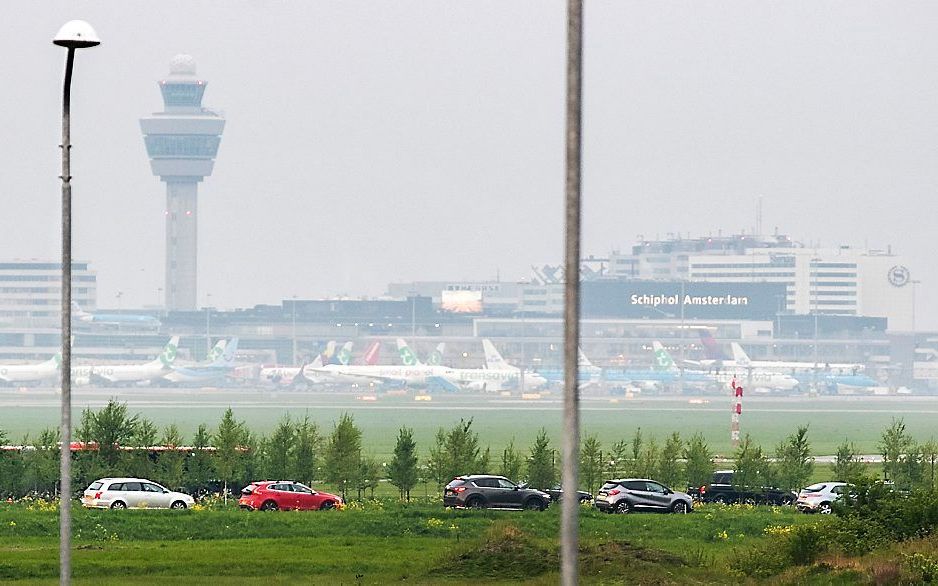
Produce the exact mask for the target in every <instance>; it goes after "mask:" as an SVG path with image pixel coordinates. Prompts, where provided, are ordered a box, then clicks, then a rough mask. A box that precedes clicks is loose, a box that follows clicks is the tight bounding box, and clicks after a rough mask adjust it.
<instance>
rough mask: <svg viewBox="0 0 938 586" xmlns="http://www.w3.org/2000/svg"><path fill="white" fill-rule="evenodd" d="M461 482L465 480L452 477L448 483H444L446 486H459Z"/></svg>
mask: <svg viewBox="0 0 938 586" xmlns="http://www.w3.org/2000/svg"><path fill="white" fill-rule="evenodd" d="M463 482H465V481H464V480H463V479H462V478H454V479H452V480H451V481H450V483H449V484H447V485H446V488H453V487H454V486H460V485H461V484H462V483H463Z"/></svg>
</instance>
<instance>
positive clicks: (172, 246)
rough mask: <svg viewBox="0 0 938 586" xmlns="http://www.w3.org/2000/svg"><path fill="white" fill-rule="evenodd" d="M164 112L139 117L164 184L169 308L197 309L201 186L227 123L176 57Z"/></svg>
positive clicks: (185, 60)
mask: <svg viewBox="0 0 938 586" xmlns="http://www.w3.org/2000/svg"><path fill="white" fill-rule="evenodd" d="M159 85H160V92H161V93H162V94H163V106H164V108H163V111H162V112H155V113H154V114H153V115H151V116H148V117H146V118H141V119H140V129H141V130H142V131H143V141H144V143H145V144H146V147H147V155H149V157H150V167H151V168H152V169H153V174H154V175H158V176H159V177H160V179H161V180H162V181H164V182H165V183H166V212H165V215H166V284H165V287H164V292H165V294H166V299H165V302H166V308H167V309H170V310H173V309H181V310H192V309H196V307H197V297H196V295H197V281H198V271H197V253H198V246H197V237H198V200H197V194H198V185H199V182H200V181H202V179H203V178H205V177H207V176H209V175H211V174H212V168H213V167H214V165H215V155H216V154H217V153H218V145H219V144H220V143H221V134H222V131H223V130H224V128H225V119H224V118H223V117H222V116H221V115H220V114H218V113H217V112H213V111H211V110H208V109H206V108H203V107H202V94H203V93H204V92H205V86H206V82H205V81H204V80H201V79H198V78H197V77H196V75H195V61H194V60H193V59H192V57H190V56H189V55H177V56H176V57H174V58H173V60H172V61H171V62H170V64H169V77H167V78H166V79H163V80H160V82H159Z"/></svg>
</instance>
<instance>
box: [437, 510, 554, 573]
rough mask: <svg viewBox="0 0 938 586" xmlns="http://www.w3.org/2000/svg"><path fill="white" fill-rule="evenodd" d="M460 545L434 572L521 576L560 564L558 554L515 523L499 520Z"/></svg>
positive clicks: (547, 569)
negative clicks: (485, 530) (473, 538)
mask: <svg viewBox="0 0 938 586" xmlns="http://www.w3.org/2000/svg"><path fill="white" fill-rule="evenodd" d="M457 547H458V548H459V549H458V550H457V551H456V552H455V553H454V554H453V555H451V556H449V557H447V558H446V559H444V560H443V561H442V562H441V563H440V564H439V565H438V566H436V567H435V568H433V569H432V570H431V571H430V575H436V576H451V577H457V576H459V577H466V578H505V579H520V578H530V577H534V576H540V575H541V574H544V573H545V572H548V571H550V570H553V569H556V568H557V563H558V558H557V554H556V553H555V552H553V551H551V550H550V549H548V548H546V547H544V546H542V545H540V544H538V543H537V542H536V541H535V540H534V539H533V538H531V537H530V536H529V535H527V534H525V533H524V532H523V531H521V530H520V529H518V528H517V527H515V526H514V525H509V524H503V523H497V524H495V525H493V526H492V528H491V529H489V531H488V532H487V533H486V534H485V536H484V537H483V538H482V539H481V540H478V541H475V542H467V543H466V544H465V545H462V546H457Z"/></svg>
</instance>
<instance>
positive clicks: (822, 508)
mask: <svg viewBox="0 0 938 586" xmlns="http://www.w3.org/2000/svg"><path fill="white" fill-rule="evenodd" d="M832 510H833V509H832V508H831V504H830V503H821V504H820V505H818V508H817V512H818V513H820V514H822V515H830V514H831V512H832Z"/></svg>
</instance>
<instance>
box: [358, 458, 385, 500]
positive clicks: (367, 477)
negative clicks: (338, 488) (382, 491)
mask: <svg viewBox="0 0 938 586" xmlns="http://www.w3.org/2000/svg"><path fill="white" fill-rule="evenodd" d="M359 462H360V463H359V466H358V477H357V478H356V479H355V487H356V488H357V489H358V499H359V500H361V499H362V498H364V496H365V493H366V492H367V491H371V498H375V489H376V488H378V484H379V483H380V482H381V477H382V475H383V474H382V469H381V468H382V467H381V464H379V463H378V461H377V460H376V459H375V458H374V457H372V456H366V457H363V458H361V459H360V460H359Z"/></svg>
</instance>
